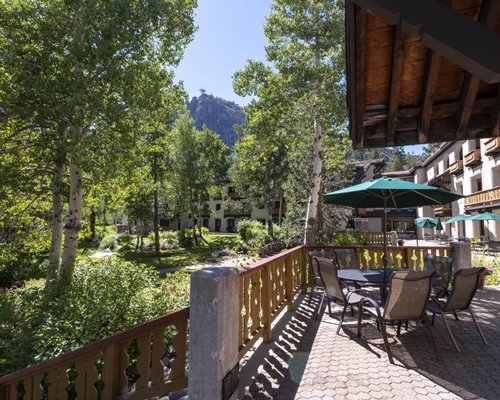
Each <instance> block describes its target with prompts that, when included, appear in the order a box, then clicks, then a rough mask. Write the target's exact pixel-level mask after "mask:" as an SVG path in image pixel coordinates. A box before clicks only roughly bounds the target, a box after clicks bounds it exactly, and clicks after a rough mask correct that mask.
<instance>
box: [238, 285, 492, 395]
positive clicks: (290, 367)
mask: <svg viewBox="0 0 500 400" xmlns="http://www.w3.org/2000/svg"><path fill="white" fill-rule="evenodd" d="M296 304H297V308H296V311H295V312H293V313H287V314H285V316H284V317H283V318H282V320H280V321H279V322H278V323H277V326H276V327H275V328H273V339H274V340H273V342H272V343H271V344H267V345H262V346H260V348H258V349H257V350H256V352H255V354H254V355H253V356H252V358H251V361H250V362H249V363H248V364H247V365H246V366H245V367H244V368H243V369H242V374H241V384H240V395H239V398H243V399H245V400H250V399H278V400H281V399H310V400H318V399H322V400H326V399H391V398H394V399H410V398H411V399H483V398H484V399H500V288H486V289H484V290H481V291H478V294H477V296H476V299H475V300H474V302H473V308H474V310H475V311H476V316H477V317H478V320H479V324H480V326H481V328H482V330H483V332H484V334H485V336H486V339H487V341H488V345H484V344H483V342H482V341H481V338H480V336H479V334H478V332H477V330H476V329H475V327H474V324H473V322H472V320H471V318H470V315H469V314H465V313H463V314H462V315H459V316H460V321H455V320H454V319H453V318H452V317H450V318H449V321H450V325H451V328H452V330H453V332H454V333H455V336H456V338H457V340H458V343H459V345H460V347H461V350H462V352H461V353H457V352H456V351H455V349H454V347H453V344H452V342H451V340H450V339H449V337H448V334H447V333H446V331H445V328H444V324H443V322H442V321H441V320H440V318H439V317H437V318H436V324H435V325H434V326H433V327H432V330H433V334H434V338H435V340H436V343H437V347H438V356H439V361H436V360H435V358H434V353H433V351H432V348H431V346H430V344H429V342H428V337H427V335H426V330H425V328H423V327H422V326H418V327H416V326H415V324H410V327H409V329H408V331H404V329H403V330H402V333H401V336H400V337H399V338H398V337H396V335H395V331H394V330H393V329H392V328H391V327H388V334H389V341H390V345H391V349H392V351H393V355H394V358H395V364H394V365H391V364H390V363H389V360H388V358H387V354H386V352H385V350H384V346H383V341H382V336H381V334H380V332H379V331H377V329H376V327H375V324H374V323H373V322H371V321H369V320H367V319H366V318H364V325H363V329H362V339H358V338H357V337H356V323H357V321H356V317H352V316H350V315H349V314H348V315H347V317H346V322H347V324H346V325H345V329H344V330H343V331H341V333H340V335H338V336H337V335H336V334H335V330H336V327H337V318H338V317H339V316H340V311H341V308H340V306H336V307H334V309H333V318H332V317H330V316H329V315H328V313H324V314H323V316H322V318H320V319H318V320H314V319H311V316H312V314H313V312H314V307H316V306H317V299H315V300H314V301H313V302H311V306H310V307H309V306H308V305H307V297H306V298H304V297H303V296H302V295H301V296H299V298H298V299H297V301H296ZM474 306H475V307H474ZM365 339H368V341H366V340H365Z"/></svg>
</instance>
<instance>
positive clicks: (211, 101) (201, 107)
mask: <svg viewBox="0 0 500 400" xmlns="http://www.w3.org/2000/svg"><path fill="white" fill-rule="evenodd" d="M187 108H188V109H189V112H190V113H191V116H192V117H193V119H194V121H195V124H196V128H197V129H202V128H203V125H206V126H207V128H208V129H210V130H211V131H213V132H215V133H217V134H219V136H220V137H221V139H222V141H223V142H224V143H225V144H226V145H228V146H229V147H232V146H233V145H234V142H236V139H237V137H238V135H237V133H236V131H235V130H234V126H235V125H245V113H244V112H243V108H242V107H241V106H239V105H238V104H236V103H235V102H232V101H228V100H224V99H222V98H220V97H215V96H214V95H212V94H206V93H205V91H202V93H201V94H200V95H199V96H198V97H196V96H195V97H193V98H192V99H191V101H189V102H188V103H187Z"/></svg>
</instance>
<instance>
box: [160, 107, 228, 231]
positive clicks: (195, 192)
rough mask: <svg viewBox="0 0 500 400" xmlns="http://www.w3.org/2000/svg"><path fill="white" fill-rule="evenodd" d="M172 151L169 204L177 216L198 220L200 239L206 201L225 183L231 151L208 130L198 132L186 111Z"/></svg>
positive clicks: (173, 137)
mask: <svg viewBox="0 0 500 400" xmlns="http://www.w3.org/2000/svg"><path fill="white" fill-rule="evenodd" d="M169 151H170V154H171V165H170V168H171V173H170V177H169V184H170V185H171V188H172V190H171V191H170V193H171V194H172V197H173V198H172V199H171V200H170V202H169V203H170V204H171V206H172V207H173V210H174V214H179V215H182V216H191V217H193V218H195V217H197V222H198V225H197V226H198V228H199V229H198V233H197V234H195V228H196V225H194V224H193V237H194V239H195V240H197V239H198V237H201V232H202V231H201V213H202V212H203V211H204V209H205V204H206V201H207V200H208V199H209V196H210V194H211V193H214V192H215V191H217V188H218V189H219V191H220V188H221V187H222V186H223V185H224V183H225V180H226V176H227V169H228V158H227V156H228V151H229V149H228V147H227V146H226V145H225V144H224V143H223V142H222V140H221V138H220V137H219V136H218V135H217V134H215V133H213V132H211V131H210V130H209V129H208V128H206V127H204V128H203V130H202V131H198V130H197V129H196V127H195V126H194V121H193V119H192V118H191V116H190V115H189V111H184V112H182V113H181V114H180V115H179V117H178V119H177V120H176V121H175V124H174V128H173V129H172V132H171V138H170V148H169Z"/></svg>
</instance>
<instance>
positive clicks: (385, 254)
mask: <svg viewBox="0 0 500 400" xmlns="http://www.w3.org/2000/svg"><path fill="white" fill-rule="evenodd" d="M383 232H384V255H383V256H382V264H383V265H384V270H385V268H386V267H387V261H388V258H387V199H386V198H384V229H383Z"/></svg>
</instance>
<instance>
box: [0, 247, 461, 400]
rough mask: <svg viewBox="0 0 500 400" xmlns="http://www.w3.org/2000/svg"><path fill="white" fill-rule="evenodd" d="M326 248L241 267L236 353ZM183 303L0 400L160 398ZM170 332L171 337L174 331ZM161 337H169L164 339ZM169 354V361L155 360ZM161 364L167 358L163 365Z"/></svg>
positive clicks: (402, 251)
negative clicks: (313, 257) (312, 254)
mask: <svg viewBox="0 0 500 400" xmlns="http://www.w3.org/2000/svg"><path fill="white" fill-rule="evenodd" d="M333 248H334V247H332V246H298V247H295V248H293V249H290V250H286V251H284V252H282V253H279V254H277V255H274V256H272V257H269V258H267V259H264V260H261V261H259V262H257V263H256V264H254V265H252V266H250V267H247V268H244V269H243V270H241V272H240V298H239V301H240V315H239V316H238V318H239V357H240V358H242V357H243V356H244V355H245V354H246V352H247V351H248V350H249V349H250V348H251V347H252V345H253V344H254V343H255V342H256V341H257V340H258V339H259V338H263V339H264V341H266V342H268V341H270V340H271V324H272V322H273V321H274V320H275V319H276V317H277V316H278V315H279V313H280V312H281V311H282V310H283V309H284V308H285V307H287V308H288V310H289V311H290V310H292V306H293V299H294V296H295V295H296V294H297V293H298V292H299V291H301V290H302V291H305V290H306V287H307V275H308V274H307V253H308V252H309V251H317V250H331V249H333ZM335 248H353V249H354V250H355V252H356V257H357V260H358V263H359V265H360V266H361V268H373V267H375V266H381V265H382V254H383V247H382V246H336V247H335ZM452 251H453V249H452V248H451V247H413V246H405V247H389V251H388V253H389V254H388V256H389V263H390V264H392V265H394V266H396V267H405V268H410V269H420V268H421V267H422V266H423V259H424V257H425V255H427V254H436V255H445V256H452V255H453V254H452ZM188 318H189V308H184V309H182V310H179V311H176V312H174V313H172V314H169V315H167V316H165V317H161V318H158V319H156V320H154V321H151V322H149V323H146V324H144V325H140V326H137V327H135V328H132V329H129V330H127V331H124V332H122V333H119V334H117V335H115V336H111V337H109V338H106V339H103V340H100V341H98V342H95V343H92V344H90V345H88V346H85V347H82V348H81V349H78V350H75V351H71V352H69V353H66V354H64V355H62V356H60V357H57V358H54V359H52V360H48V361H45V362H42V363H41V364H38V365H35V366H33V367H30V368H26V369H24V370H22V371H18V372H15V373H13V374H10V375H6V376H3V377H0V400H3V399H11V400H27V399H29V400H32V399H42V398H47V399H49V400H52V399H54V400H56V399H68V398H70V399H71V398H76V399H89V400H93V399H98V398H101V399H104V400H107V399H123V400H134V399H144V398H150V397H154V396H160V395H163V394H165V393H169V392H171V391H172V390H176V389H179V388H182V387H186V385H187V378H186V366H187V365H186V353H187V342H188V333H187V331H188ZM172 331H175V335H174V332H172ZM166 337H170V338H172V339H171V340H170V341H169V342H168V343H167V342H166V339H165V338H166ZM165 356H166V357H167V358H168V360H169V362H171V363H170V365H164V363H163V361H162V359H163V360H164V359H165ZM167 364H168V363H167Z"/></svg>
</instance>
